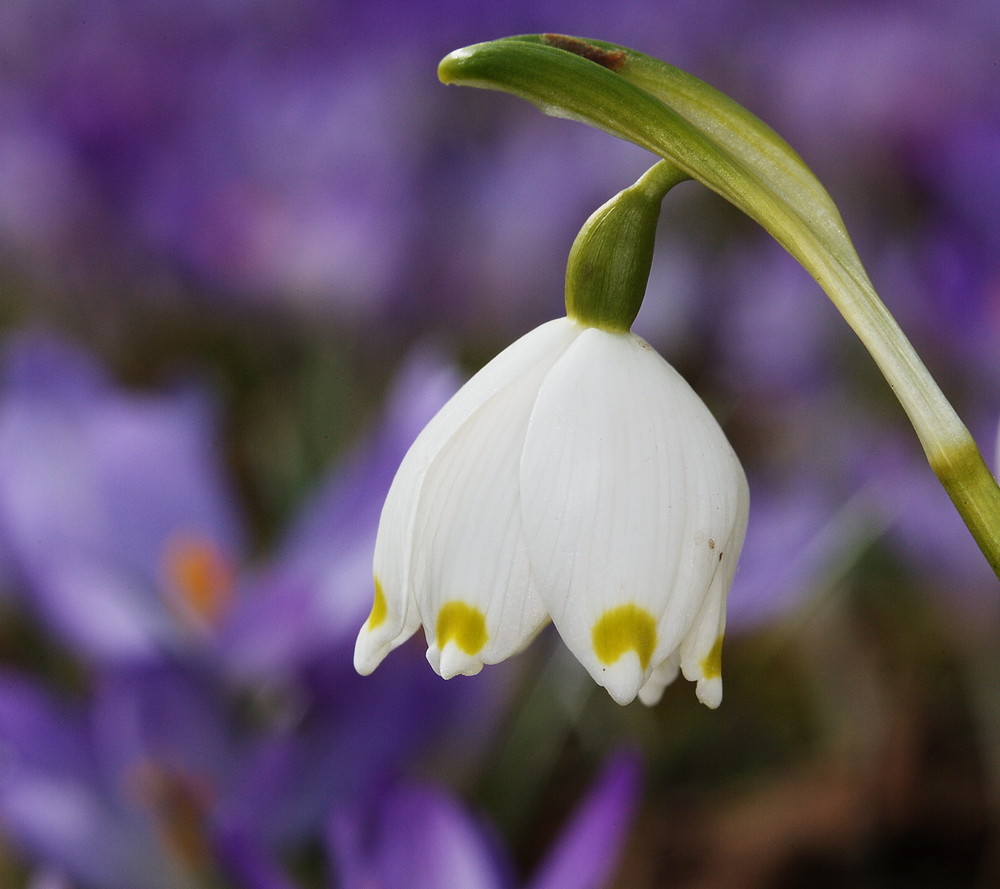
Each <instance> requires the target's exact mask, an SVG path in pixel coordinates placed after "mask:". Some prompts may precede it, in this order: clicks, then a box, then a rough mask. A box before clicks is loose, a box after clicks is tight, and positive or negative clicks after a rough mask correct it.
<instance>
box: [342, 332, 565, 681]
mask: <svg viewBox="0 0 1000 889" xmlns="http://www.w3.org/2000/svg"><path fill="white" fill-rule="evenodd" d="M578 333H579V328H577V327H576V326H575V325H574V324H572V322H570V321H569V320H568V319H565V318H562V319H558V320H556V321H552V322H549V323H548V324H543V325H542V326H541V327H538V328H536V329H535V330H533V331H531V332H530V333H528V334H526V335H525V336H523V337H521V338H520V339H519V340H518V341H517V342H515V343H514V344H512V345H511V346H510V347H508V348H507V349H505V350H504V351H503V352H501V353H500V354H499V355H498V356H497V357H496V358H494V359H493V361H491V362H490V363H489V364H487V365H486V366H485V367H484V368H483V369H482V370H480V371H479V373H477V374H476V375H475V376H474V377H473V378H472V379H471V380H469V381H468V382H467V383H466V384H465V385H464V386H463V387H462V388H461V389H460V390H459V391H458V392H457V393H456V394H455V395H454V396H453V397H452V398H451V399H450V400H449V401H448V403H447V404H445V406H444V407H443V408H441V410H440V411H439V412H438V413H437V415H436V416H435V417H434V418H433V419H432V420H431V421H430V423H428V424H427V426H426V427H425V428H424V430H423V431H422V432H421V433H420V435H419V436H418V437H417V439H416V441H414V443H413V445H412V446H411V447H410V450H409V451H408V452H407V454H406V456H405V457H404V458H403V461H402V463H401V464H400V467H399V470H398V471H397V472H396V476H395V478H394V479H393V482H392V486H391V487H390V489H389V493H388V496H387V497H386V501H385V505H384V506H383V507H382V515H381V518H380V521H379V529H378V536H377V538H376V541H375V557H374V574H375V578H376V601H375V606H374V607H373V614H372V617H370V618H369V619H368V621H366V622H365V625H364V626H363V627H362V628H361V631H360V633H359V634H358V640H357V644H356V646H355V655H354V664H355V668H356V669H357V670H358V672H360V673H370V672H371V671H372V670H374V669H375V667H377V666H378V664H379V663H380V662H381V661H382V659H383V658H384V657H385V656H386V654H388V652H389V651H391V650H392V649H393V648H394V647H396V646H397V645H399V644H401V643H402V642H404V641H405V640H406V639H407V638H409V637H410V636H411V635H412V634H413V632H414V631H415V630H416V628H417V627H418V626H419V625H420V612H419V609H418V608H417V605H416V601H415V597H414V591H413V586H412V583H411V574H412V567H411V563H412V554H413V537H414V530H415V526H416V515H417V508H418V504H419V500H420V497H421V492H422V490H423V487H424V483H425V479H426V475H427V471H428V468H429V467H430V465H431V463H432V462H433V461H434V459H435V458H436V457H437V456H438V454H439V453H440V452H441V450H442V448H443V447H444V446H445V445H446V444H447V442H448V441H449V440H450V439H451V438H452V437H453V436H454V435H455V434H456V432H457V431H458V430H459V429H461V428H462V426H463V425H464V424H465V423H466V421H468V419H469V418H470V417H471V416H472V415H473V414H474V413H475V412H476V411H477V409H478V408H479V407H481V406H482V405H483V404H484V403H485V402H487V401H489V399H490V398H491V397H492V396H493V395H495V394H496V393H497V392H498V391H500V390H502V389H503V388H504V387H505V386H507V385H508V384H509V383H510V382H511V381H512V380H515V379H517V378H518V377H519V376H520V375H521V374H522V373H524V372H525V370H526V369H529V368H531V367H533V366H534V365H535V364H536V363H537V362H538V361H546V362H548V363H550V362H551V360H554V356H556V355H558V354H559V352H560V351H561V349H563V348H565V345H566V344H567V343H568V342H570V341H571V340H572V339H573V338H574V337H575V336H576V335H577V334H578ZM380 595H381V597H382V604H381V605H380V603H379V596H380ZM376 618H377V619H376Z"/></svg>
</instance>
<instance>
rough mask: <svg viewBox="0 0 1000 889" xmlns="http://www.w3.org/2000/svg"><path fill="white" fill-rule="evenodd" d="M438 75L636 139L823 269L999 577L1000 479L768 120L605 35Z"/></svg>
mask: <svg viewBox="0 0 1000 889" xmlns="http://www.w3.org/2000/svg"><path fill="white" fill-rule="evenodd" d="M438 75H439V77H440V78H441V80H442V81H443V82H445V83H456V84H462V85H466V86H478V87H483V88H486V89H496V90H502V91H504V92H509V93H513V94H514V95H517V96H521V97H522V98H525V99H528V100H529V101H531V102H533V103H534V104H536V105H537V106H538V107H539V108H541V110H542V111H544V112H546V113H547V114H551V115H554V116H557V117H567V118H571V119H574V120H580V121H582V122H584V123H587V124H590V125H591V126H594V127H597V128H598V129H601V130H604V131H606V132H608V133H611V134H612V135H614V136H618V137H619V138H622V139H627V140H628V141H631V142H634V143H635V144H637V145H640V146H642V147H643V148H646V149H648V150H649V151H652V152H653V153H654V154H657V155H659V156H660V157H662V158H665V159H666V160H669V161H670V162H671V163H672V164H674V165H676V167H677V168H679V170H681V171H683V173H685V174H686V175H687V176H689V177H690V178H693V179H697V180H699V181H700V182H702V183H703V184H704V185H706V186H708V187H709V188H711V189H712V190H713V191H716V192H718V193H719V194H720V195H722V196H723V197H724V198H726V199H727V200H729V201H730V202H731V203H733V204H734V205H735V206H737V207H739V208H740V209H741V210H743V211H744V212H745V213H747V215H749V216H750V217H751V218H753V219H755V220H757V222H759V223H760V224H761V225H762V226H763V227H764V228H765V229H767V231H769V232H770V233H771V235H772V236H773V237H774V238H775V239H776V240H777V241H778V242H779V243H780V244H782V246H784V247H785V249H786V250H788V252H789V253H791V254H792V256H794V257H795V258H796V259H797V260H798V261H799V262H800V263H801V264H802V266H803V267H804V268H805V269H806V270H807V271H808V272H809V273H810V274H811V275H812V276H813V277H814V278H815V279H816V281H817V282H818V283H819V285H820V286H821V287H822V288H823V290H824V291H826V293H827V295H828V296H829V297H830V299H831V300H833V302H834V304H835V305H836V306H837V308H838V309H839V310H840V312H841V314H842V315H843V316H844V318H845V319H846V321H847V323H848V324H850V326H851V327H852V328H853V330H854V331H855V333H856V334H857V335H858V337H859V338H860V339H861V341H862V342H863V343H864V345H865V347H866V348H867V349H868V351H869V352H870V353H871V355H872V357H873V358H874V359H875V361H876V363H877V364H878V366H879V368H880V370H881V371H882V373H883V375H884V376H885V378H886V379H887V380H888V382H889V385H890V386H891V387H892V389H893V391H894V392H895V394H896V397H897V398H898V399H899V401H900V404H902V406H903V409H904V410H905V411H906V413H907V415H908V416H909V418H910V421H911V422H912V424H913V427H914V429H915V430H916V433H917V436H918V437H919V439H920V442H921V444H922V445H923V448H924V452H925V453H926V455H927V459H928V461H929V462H930V465H931V467H932V469H933V470H934V472H935V473H936V475H937V476H938V478H939V479H940V481H941V483H942V485H944V487H945V490H947V492H948V494H949V496H950V497H951V498H952V501H953V502H954V503H955V506H956V507H957V508H958V511H959V512H960V513H961V515H962V517H963V519H964V520H965V522H966V524H967V525H968V526H969V529H970V531H971V532H972V534H973V536H974V537H975V539H976V542H977V543H978V544H979V547H980V548H981V549H982V551H983V553H984V554H985V555H986V558H987V559H988V560H989V562H990V564H991V565H992V567H993V570H994V571H995V572H996V573H997V576H998V577H1000V488H998V487H997V484H996V481H995V480H994V479H993V476H992V475H991V474H990V472H989V470H988V469H987V467H986V464H985V462H984V461H983V458H982V455H981V454H980V453H979V451H978V449H977V448H976V445H975V442H974V441H973V439H972V436H971V435H970V434H969V431H968V429H966V427H965V425H964V424H963V423H962V421H961V420H960V419H959V417H958V415H957V414H956V413H955V411H954V409H953V408H952V406H951V404H950V403H949V402H948V400H947V399H946V398H945V396H944V395H943V394H942V392H941V390H940V389H939V388H938V386H937V384H936V383H935V382H934V380H933V378H932V377H931V376H930V374H929V373H928V371H927V369H926V368H925V367H924V365H923V362H922V361H921V360H920V358H919V357H918V356H917V354H916V352H915V351H914V349H913V347H912V345H911V344H910V342H909V341H908V340H907V339H906V336H905V335H904V334H903V332H902V331H901V330H900V329H899V326H898V325H897V324H896V321H895V319H894V318H893V317H892V315H891V314H890V313H889V311H888V310H887V309H886V307H885V306H884V305H883V303H882V301H881V300H880V299H879V297H878V295H877V293H876V292H875V288H874V287H873V286H872V283H871V281H870V280H869V278H868V275H867V273H866V272H865V269H864V267H863V265H862V263H861V260H860V259H859V258H858V255H857V252H856V251H855V249H854V246H853V245H852V243H851V240H850V237H849V236H848V234H847V230H846V228H845V226H844V222H843V220H842V219H841V217H840V213H839V211H838V210H837V208H836V206H835V205H834V203H833V201H832V200H831V198H830V196H829V195H828V194H827V192H826V190H825V189H824V188H823V186H822V185H821V184H820V182H819V181H818V180H817V179H816V177H815V176H814V175H813V174H812V172H811V171H810V170H809V168H808V167H807V166H806V165H805V163H804V162H803V161H802V159H801V158H800V157H799V156H798V155H797V154H796V153H795V152H794V151H793V150H792V149H791V148H790V147H789V146H788V144H787V143H786V142H785V141H784V140H783V139H782V138H781V137H780V136H778V135H777V134H776V133H775V132H774V131H773V130H772V129H770V127H768V126H767V125H766V124H764V123H763V122H762V121H760V120H759V119H758V118H756V117H755V116H754V115H752V114H751V113H750V112H749V111H747V110H746V109H745V108H743V107H742V106H740V105H739V104H737V103H736V102H734V101H733V100H732V99H730V98H729V97H728V96H725V95H724V94H723V93H720V92H719V91H718V90H716V89H714V88H713V87H711V86H709V85H708V84H706V83H704V82H703V81H701V80H699V79H698V78H696V77H694V76H692V75H690V74H687V73H686V72H684V71H681V70H679V69H678V68H675V67H673V66H671V65H668V64H666V63H664V62H661V61H659V60H657V59H653V58H650V57H649V56H645V55H643V54H641V53H637V52H635V51H634V50H631V49H627V48H626V47H622V46H618V45H616V44H612V43H606V42H604V41H599V40H580V39H577V38H572V37H562V36H557V35H527V36H521V37H509V38H505V39H502V40H495V41H492V42H489V43H480V44H476V45H474V46H470V47H466V48H465V49H460V50H456V51H455V52H453V53H450V54H449V55H448V56H446V57H445V58H444V59H443V60H442V62H441V65H440V67H439V69H438Z"/></svg>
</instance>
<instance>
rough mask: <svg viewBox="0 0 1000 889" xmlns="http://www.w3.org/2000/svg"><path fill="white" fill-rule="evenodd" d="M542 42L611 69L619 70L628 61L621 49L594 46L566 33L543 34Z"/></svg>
mask: <svg viewBox="0 0 1000 889" xmlns="http://www.w3.org/2000/svg"><path fill="white" fill-rule="evenodd" d="M542 42H543V43H547V44H548V45H549V46H554V47H555V48H556V49H564V50H566V51H567V52H571V53H574V54H575V55H578V56H583V58H585V59H587V60H589V61H591V62H597V64H598V65H602V66H603V67H605V68H607V69H608V70H609V71H617V70H618V69H619V68H621V67H622V65H624V64H625V63H626V62H627V61H628V56H627V54H626V53H625V52H624V51H622V50H620V49H618V50H614V51H609V50H606V49H601V48H600V47H599V46H594V44H593V43H587V42H586V41H584V40H577V38H575V37H567V36H566V35H565V34H543V35H542Z"/></svg>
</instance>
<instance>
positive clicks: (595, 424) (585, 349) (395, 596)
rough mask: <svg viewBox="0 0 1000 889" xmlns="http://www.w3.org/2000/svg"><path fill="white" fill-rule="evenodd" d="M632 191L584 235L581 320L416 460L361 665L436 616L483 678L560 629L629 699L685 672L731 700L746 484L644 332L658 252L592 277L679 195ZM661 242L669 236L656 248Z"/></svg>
mask: <svg viewBox="0 0 1000 889" xmlns="http://www.w3.org/2000/svg"><path fill="white" fill-rule="evenodd" d="M654 169H655V168H654ZM651 172H652V171H651ZM647 175H649V174H647ZM643 181H644V180H640V183H637V185H636V186H633V190H634V189H637V188H639V186H640V185H643ZM633 190H627V191H626V192H623V193H622V194H621V195H619V196H618V197H617V198H616V199H614V200H613V201H612V202H609V204H608V205H605V208H602V209H601V210H599V211H598V213H596V214H595V215H594V217H592V218H591V223H594V220H595V218H596V219H597V222H596V223H594V226H597V228H594V226H591V228H588V227H585V229H584V232H581V236H580V238H578V241H577V245H575V246H574V251H576V252H577V253H578V254H580V253H583V254H585V255H586V257H587V259H586V263H585V264H581V263H579V262H577V263H576V265H574V256H573V255H571V264H570V272H569V273H568V276H567V294H568V295H567V307H568V309H569V316H568V317H566V318H561V319H558V320H555V321H550V322H548V323H547V324H543V325H542V326H541V327H538V328H536V329H535V330H533V331H531V332H530V333H528V334H527V335H526V336H524V337H522V338H521V339H519V340H518V341H517V342H515V343H514V344H513V345H512V346H510V347H508V348H507V349H505V350H504V351H503V352H501V353H500V354H499V355H498V356H497V357H496V358H495V359H493V361H491V362H490V363H489V364H488V365H486V367H484V368H483V369H482V370H481V371H480V372H479V373H477V374H476V375H475V376H474V377H473V378H472V379H471V380H469V382H468V383H466V384H465V386H463V387H462V388H461V389H460V390H459V392H458V393H457V394H456V395H455V396H454V397H453V398H452V399H451V400H450V401H449V402H448V403H447V404H446V405H445V406H444V407H443V408H442V409H441V411H440V412H439V413H438V414H437V416H436V417H434V419H432V420H431V422H430V423H429V424H428V425H427V426H426V428H425V429H424V430H423V432H421V434H420V435H419V436H418V438H417V440H416V441H415V442H414V444H413V446H412V447H411V448H410V450H409V452H408V453H407V455H406V456H405V458H404V459H403V462H402V464H401V465H400V467H399V471H398V472H397V474H396V477H395V479H394V481H393V483H392V486H391V488H390V490H389V494H388V497H387V498H386V502H385V505H384V507H383V510H382V516H381V521H380V524H379V530H378V536H377V539H376V543H375V559H374V573H375V601H374V605H373V607H372V611H371V614H370V616H369V617H368V620H367V621H366V622H365V624H364V626H363V627H362V629H361V632H360V633H359V635H358V640H357V644H356V647H355V655H354V664H355V667H356V669H357V670H358V672H360V673H362V674H368V673H370V672H371V671H372V670H374V669H375V667H377V666H378V664H379V663H380V662H381V661H382V659H383V658H384V657H385V656H386V654H388V652H389V651H391V650H392V649H393V648H394V647H396V646H397V645H399V644H401V643H402V642H404V641H405V640H406V639H408V638H409V637H410V636H411V635H412V634H413V633H414V632H415V631H416V629H417V628H418V627H419V626H420V625H423V627H424V632H425V635H426V638H427V644H428V650H427V659H428V660H429V661H430V663H431V665H432V666H433V667H434V669H435V670H436V671H437V672H438V673H439V674H440V675H441V676H443V677H445V678H446V679H447V678H450V677H452V676H455V675H457V674H460V673H463V674H466V675H473V674H475V673H478V672H479V671H480V670H481V669H482V667H483V665H484V664H491V663H496V662H498V661H502V660H504V659H505V658H508V657H510V656H511V655H512V654H515V653H516V652H518V651H519V650H521V649H522V648H523V647H524V646H525V645H527V644H528V643H529V642H530V641H531V640H532V639H533V638H534V636H535V634H536V633H537V632H538V631H539V630H540V629H541V628H542V627H543V626H544V625H545V624H546V623H547V622H548V621H549V620H550V619H551V621H552V623H553V624H554V625H555V627H556V629H557V630H558V631H559V634H560V635H561V636H562V638H563V640H564V641H565V643H566V645H567V646H568V647H569V649H570V650H571V651H572V652H573V654H574V655H575V656H576V657H577V659H578V660H579V661H580V662H581V663H582V664H583V665H584V666H585V667H586V668H587V670H588V671H589V672H590V674H591V675H592V676H593V678H594V679H595V680H596V682H597V683H598V684H599V685H602V686H604V687H605V688H606V689H607V690H608V692H609V693H610V694H611V696H612V697H613V698H614V699H615V700H616V701H617V702H618V703H619V704H627V703H628V702H630V701H632V700H633V699H634V698H635V697H636V695H638V696H639V697H640V699H641V700H642V701H643V702H645V703H647V704H653V703H656V701H658V700H659V699H660V696H661V695H662V693H663V689H664V687H665V686H666V685H667V684H668V683H670V682H671V681H672V680H673V679H674V678H675V677H676V675H677V673H678V671H679V670H680V671H683V673H684V675H685V676H686V677H687V678H688V679H690V680H692V681H696V682H697V695H698V698H699V699H700V700H701V701H702V702H704V703H705V704H707V705H708V706H710V707H716V706H718V704H719V702H720V701H721V699H722V678H721V645H722V634H723V629H724V627H725V600H726V595H727V593H728V591H729V587H730V584H731V582H732V579H733V573H734V571H735V568H736V562H737V559H738V557H739V553H740V549H741V547H742V545H743V537H744V534H745V531H746V522H747V510H748V503H749V497H748V492H747V484H746V479H745V477H744V474H743V470H742V468H741V466H740V464H739V461H738V459H737V458H736V455H735V454H734V453H733V450H732V448H731V447H730V445H729V443H728V441H727V440H726V437H725V435H724V434H723V432H722V430H721V429H720V428H719V425H718V423H716V421H715V419H714V418H713V417H712V415H711V413H710V412H709V411H708V409H707V408H706V407H705V405H704V403H703V402H702V401H701V400H700V399H699V398H698V396H697V395H695V393H694V392H693V391H692V389H691V388H690V386H688V384H687V383H686V382H685V381H684V380H683V379H682V378H681V377H680V376H679V375H678V374H677V372H676V371H674V369H673V368H671V367H670V365H669V364H667V362H666V361H664V360H663V358H661V357H660V356H659V355H658V354H657V353H656V352H655V351H654V350H653V349H652V348H651V347H650V346H649V345H648V344H647V343H646V342H645V341H644V340H642V339H641V338H640V337H638V336H636V335H635V334H633V333H631V331H630V330H629V326H630V324H631V321H632V319H633V318H634V317H635V311H637V310H638V301H641V296H642V293H641V290H640V291H638V293H639V295H638V300H636V299H635V298H634V296H632V295H629V292H628V291H629V286H631V288H632V290H633V291H634V290H636V288H637V286H638V285H637V284H636V283H635V282H639V283H640V284H641V285H642V287H643V288H644V284H645V276H646V275H648V271H649V262H648V256H646V257H643V256H639V258H638V260H636V259H635V257H634V256H624V257H623V255H622V250H621V249H619V250H617V252H616V253H615V254H614V255H612V256H611V257H610V260H609V261H608V262H607V263H605V264H604V265H600V264H599V265H598V266H596V267H597V268H606V267H608V266H614V264H615V263H617V264H618V266H617V269H615V268H612V271H613V272H614V274H613V275H604V276H603V278H602V276H601V275H595V274H594V273H593V269H594V267H595V265H594V263H593V261H592V259H591V257H592V255H593V254H594V252H595V250H596V251H600V250H601V249H605V248H603V247H602V246H601V243H598V242H600V241H601V238H604V239H605V240H607V238H606V237H605V233H604V231H603V229H601V228H600V226H605V227H606V228H607V227H608V225H609V224H608V219H612V221H613V223H614V226H615V228H614V232H615V233H618V232H619V231H620V230H621V228H622V226H623V225H625V229H626V230H627V233H628V238H627V248H628V249H632V250H633V252H635V250H636V249H641V248H642V245H641V243H639V242H640V241H641V238H642V237H643V232H644V231H645V232H647V233H648V232H649V231H650V229H652V230H655V215H652V216H651V217H650V207H652V206H653V205H654V197H655V207H656V209H657V210H658V201H659V197H661V196H662V191H661V192H658V193H654V192H652V191H649V192H648V193H643V192H642V191H641V190H640V191H639V192H636V193H633ZM623 196H624V197H623ZM616 201H617V203H615V202H616ZM608 207H611V211H610V212H604V211H605V210H606V209H607V208H608ZM623 208H624V209H623ZM637 208H638V209H637ZM602 212H604V215H603V216H602V215H601V214H602ZM615 214H618V218H617V219H614V218H613V217H614V216H615ZM622 214H631V215H626V216H625V217H624V223H623V221H622ZM598 217H599V218H598ZM650 218H651V219H652V222H651V223H650ZM637 220H638V221H637ZM591 223H588V226H590V225H591ZM595 231H596V232H597V235H595ZM581 243H582V244H583V248H582V250H581V251H577V246H578V245H580V244H581ZM609 243H611V245H612V247H613V246H614V245H615V243H617V241H614V242H609ZM651 243H652V234H651V233H650V234H649V244H648V245H647V246H648V248H649V249H648V251H647V252H648V253H649V254H651V249H652V246H651ZM595 244H596V246H595ZM637 244H638V248H636V247H635V245H637ZM577 259H578V260H579V256H577ZM622 269H624V271H622ZM576 272H579V274H576ZM574 276H575V277H574ZM633 279H634V280H633ZM595 281H596V282H597V285H596V286H597V287H599V288H607V287H610V286H611V284H609V283H608V282H609V281H610V282H611V283H612V284H614V286H615V292H614V295H613V297H612V298H611V299H609V298H606V297H605V296H604V295H603V294H602V293H598V296H599V297H600V298H599V299H595V298H594V296H593V293H592V292H591V291H592V290H593V287H594V286H595V285H594V283H593V282H595ZM621 281H625V282H626V285H627V286H625V287H624V289H623V288H622V287H621V286H620V282H621ZM630 281H631V284H629V282H630ZM581 282H582V283H581ZM571 285H572V286H571ZM588 288H590V289H589V290H588ZM622 293H624V294H625V295H624V296H622V295H621V294H622ZM581 294H582V295H581Z"/></svg>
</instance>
